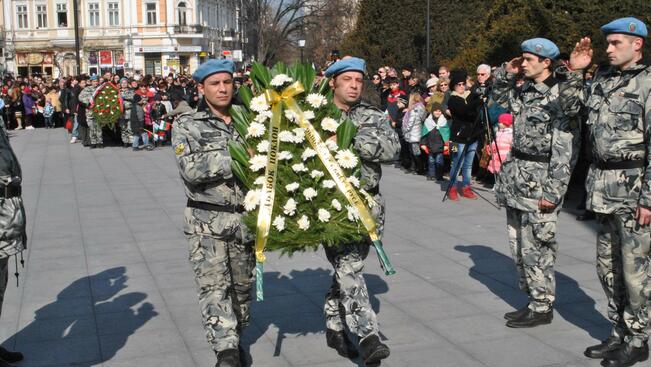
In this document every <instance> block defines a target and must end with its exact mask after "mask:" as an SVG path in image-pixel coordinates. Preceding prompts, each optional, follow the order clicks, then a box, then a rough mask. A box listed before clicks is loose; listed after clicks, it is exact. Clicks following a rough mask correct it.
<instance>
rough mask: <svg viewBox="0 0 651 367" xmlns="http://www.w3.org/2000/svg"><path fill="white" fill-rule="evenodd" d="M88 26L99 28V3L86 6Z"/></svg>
mask: <svg viewBox="0 0 651 367" xmlns="http://www.w3.org/2000/svg"><path fill="white" fill-rule="evenodd" d="M88 25H89V26H91V27H97V26H99V3H89V4H88Z"/></svg>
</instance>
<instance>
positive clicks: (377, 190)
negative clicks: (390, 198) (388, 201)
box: [364, 185, 380, 195]
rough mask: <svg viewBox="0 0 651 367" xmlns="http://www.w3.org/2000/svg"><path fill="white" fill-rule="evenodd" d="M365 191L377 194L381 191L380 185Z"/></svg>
mask: <svg viewBox="0 0 651 367" xmlns="http://www.w3.org/2000/svg"><path fill="white" fill-rule="evenodd" d="M364 191H366V192H367V193H369V195H377V194H379V193H380V185H377V186H375V187H373V188H370V189H368V190H364Z"/></svg>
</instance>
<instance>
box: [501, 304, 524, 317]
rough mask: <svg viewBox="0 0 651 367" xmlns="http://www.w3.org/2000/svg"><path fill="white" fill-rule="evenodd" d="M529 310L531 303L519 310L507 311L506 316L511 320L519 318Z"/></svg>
mask: <svg viewBox="0 0 651 367" xmlns="http://www.w3.org/2000/svg"><path fill="white" fill-rule="evenodd" d="M528 311H529V305H526V306H524V308H521V309H519V310H516V311H512V312H507V313H505V314H504V318H505V319H507V320H509V321H510V320H517V319H519V318H520V317H522V315H524V314H526V313H527V312H528Z"/></svg>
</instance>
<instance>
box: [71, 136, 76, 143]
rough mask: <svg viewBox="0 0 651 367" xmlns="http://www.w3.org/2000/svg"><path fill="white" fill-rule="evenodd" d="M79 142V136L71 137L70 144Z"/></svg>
mask: <svg viewBox="0 0 651 367" xmlns="http://www.w3.org/2000/svg"><path fill="white" fill-rule="evenodd" d="M76 142H77V137H76V136H73V137H72V139H70V144H74V143H76Z"/></svg>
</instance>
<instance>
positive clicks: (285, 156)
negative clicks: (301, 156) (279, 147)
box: [278, 150, 294, 161]
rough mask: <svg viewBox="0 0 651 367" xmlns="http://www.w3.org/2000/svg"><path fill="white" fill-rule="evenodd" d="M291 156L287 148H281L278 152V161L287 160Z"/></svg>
mask: <svg viewBox="0 0 651 367" xmlns="http://www.w3.org/2000/svg"><path fill="white" fill-rule="evenodd" d="M292 158H294V156H293V155H292V153H290V152H289V151H287V150H283V151H282V152H280V153H278V160H280V161H289V160H291V159H292Z"/></svg>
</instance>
